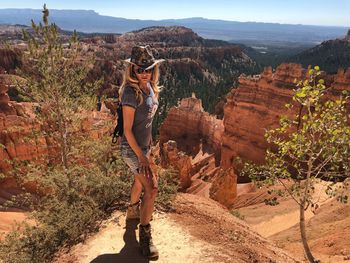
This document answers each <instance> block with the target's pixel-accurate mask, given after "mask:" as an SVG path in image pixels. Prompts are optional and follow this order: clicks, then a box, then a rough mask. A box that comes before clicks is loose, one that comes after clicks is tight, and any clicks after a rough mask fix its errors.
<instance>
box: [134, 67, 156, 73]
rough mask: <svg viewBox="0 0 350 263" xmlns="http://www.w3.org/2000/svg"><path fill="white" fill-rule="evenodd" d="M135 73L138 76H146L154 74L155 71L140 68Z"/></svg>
mask: <svg viewBox="0 0 350 263" xmlns="http://www.w3.org/2000/svg"><path fill="white" fill-rule="evenodd" d="M134 71H135V73H136V74H144V73H146V74H149V73H152V71H153V69H144V68H141V67H138V68H135V69H134Z"/></svg>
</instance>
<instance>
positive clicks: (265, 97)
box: [221, 64, 350, 168]
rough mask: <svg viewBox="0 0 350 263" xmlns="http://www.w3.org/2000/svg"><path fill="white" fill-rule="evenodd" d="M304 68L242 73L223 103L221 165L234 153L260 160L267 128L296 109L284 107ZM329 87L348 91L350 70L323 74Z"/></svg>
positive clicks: (229, 161)
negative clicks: (236, 85)
mask: <svg viewBox="0 0 350 263" xmlns="http://www.w3.org/2000/svg"><path fill="white" fill-rule="evenodd" d="M306 74H307V70H306V69H303V68H302V67H301V65H298V64H281V65H280V66H279V67H277V69H276V71H275V72H272V69H271V68H266V69H265V70H264V72H263V73H262V74H261V75H258V76H253V77H250V76H249V77H248V76H244V75H241V76H240V78H239V86H238V88H237V89H232V90H231V92H230V93H229V94H228V96H227V103H226V104H225V106H224V127H225V130H224V132H223V136H222V148H221V166H222V167H223V168H229V167H232V165H233V159H234V158H235V157H237V156H239V157H240V158H242V159H244V160H250V161H253V162H255V163H263V161H264V158H265V151H266V148H267V146H268V144H267V142H266V140H265V138H264V134H265V130H266V129H270V128H274V127H276V126H278V124H279V119H280V117H281V116H282V115H287V116H290V115H291V114H295V113H296V111H297V110H298V109H299V108H298V107H294V109H293V110H287V108H286V107H285V104H287V103H291V102H292V100H291V98H292V95H293V88H295V85H296V84H295V82H294V81H295V80H301V79H305V78H306ZM321 77H322V78H323V79H325V81H326V85H327V86H330V87H331V90H330V96H332V95H336V94H338V93H339V91H340V90H344V89H347V90H349V91H350V69H347V70H344V69H339V70H338V73H337V74H336V75H327V74H325V73H324V74H322V76H321Z"/></svg>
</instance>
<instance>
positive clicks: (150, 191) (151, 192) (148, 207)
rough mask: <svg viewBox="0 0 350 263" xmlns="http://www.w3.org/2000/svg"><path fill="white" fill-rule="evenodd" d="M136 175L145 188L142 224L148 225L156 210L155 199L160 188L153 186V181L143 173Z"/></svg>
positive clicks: (141, 212)
mask: <svg viewBox="0 0 350 263" xmlns="http://www.w3.org/2000/svg"><path fill="white" fill-rule="evenodd" d="M135 177H137V178H138V179H139V181H140V182H141V184H142V186H143V188H144V195H143V199H142V203H141V209H140V224H141V225H147V224H148V223H149V222H150V221H151V217H152V213H153V210H154V201H155V200H156V196H157V193H158V189H157V188H152V185H151V183H150V182H149V181H148V180H147V179H146V177H145V176H144V175H143V174H137V175H136V176H135Z"/></svg>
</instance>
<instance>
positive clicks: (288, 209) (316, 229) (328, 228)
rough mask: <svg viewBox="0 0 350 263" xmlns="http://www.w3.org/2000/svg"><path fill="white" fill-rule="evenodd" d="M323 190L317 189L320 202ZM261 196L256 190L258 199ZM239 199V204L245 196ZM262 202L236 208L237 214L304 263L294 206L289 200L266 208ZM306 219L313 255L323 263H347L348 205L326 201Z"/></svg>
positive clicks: (349, 250)
mask: <svg viewBox="0 0 350 263" xmlns="http://www.w3.org/2000/svg"><path fill="white" fill-rule="evenodd" d="M323 188H324V185H317V186H316V190H317V191H316V195H317V196H319V197H320V200H326V195H325V194H324V192H323V190H322V189H323ZM253 195H254V193H249V194H247V198H248V197H249V198H253V199H254V196H253ZM261 195H262V194H261V193H260V192H259V191H256V196H257V197H259V196H261ZM240 198H241V199H240V202H241V203H242V200H244V194H243V196H241V197H240ZM262 200H263V199H262ZM262 200H260V201H261V202H262ZM261 202H260V203H258V204H254V205H250V206H247V207H241V208H239V213H240V215H241V216H243V217H244V220H245V221H246V222H247V223H248V224H249V225H250V226H251V227H252V229H254V230H255V231H257V232H258V233H259V234H261V235H262V236H264V237H267V238H269V239H271V240H274V241H275V242H276V244H277V245H278V246H279V247H281V248H283V249H286V250H288V251H290V252H291V253H293V255H294V256H295V257H297V258H299V260H304V258H303V247H302V245H301V239H300V232H299V207H298V206H297V204H296V203H295V202H294V201H293V200H292V199H291V198H284V199H281V200H280V204H279V205H277V206H267V205H265V204H264V203H261ZM305 216H306V220H307V224H306V227H307V237H308V241H309V245H310V247H311V250H312V252H313V254H314V256H315V257H316V258H317V259H320V260H321V262H322V263H323V262H327V263H338V262H350V249H349V248H350V238H344V237H346V236H350V205H349V204H347V205H344V204H340V203H339V202H337V201H336V200H334V199H328V200H327V201H325V202H323V203H322V205H321V207H320V208H319V209H318V210H317V211H316V213H315V214H314V213H312V212H311V210H310V209H309V210H307V211H306V213H305Z"/></svg>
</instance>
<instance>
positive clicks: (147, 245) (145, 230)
mask: <svg viewBox="0 0 350 263" xmlns="http://www.w3.org/2000/svg"><path fill="white" fill-rule="evenodd" d="M139 243H140V249H141V252H142V255H143V256H144V257H146V258H148V259H158V257H159V253H158V250H157V248H156V246H155V245H154V244H153V240H152V235H151V225H150V224H148V225H146V226H143V225H141V224H140V225H139Z"/></svg>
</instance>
